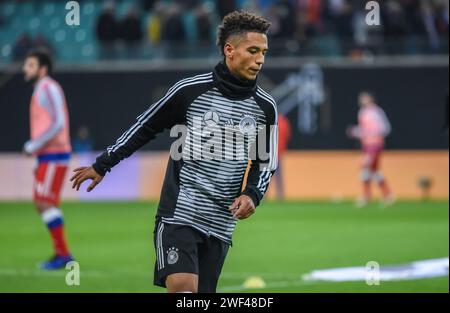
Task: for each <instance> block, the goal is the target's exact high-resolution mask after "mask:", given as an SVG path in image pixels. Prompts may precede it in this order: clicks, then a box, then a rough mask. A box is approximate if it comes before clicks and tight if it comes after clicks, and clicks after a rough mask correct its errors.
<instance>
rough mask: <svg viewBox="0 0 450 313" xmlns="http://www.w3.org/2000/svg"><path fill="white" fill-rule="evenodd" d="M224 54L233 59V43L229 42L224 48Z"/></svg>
mask: <svg viewBox="0 0 450 313" xmlns="http://www.w3.org/2000/svg"><path fill="white" fill-rule="evenodd" d="M223 54H224V55H225V57H226V58H229V59H233V54H234V47H233V45H232V44H231V43H229V42H227V43H226V44H225V46H224V47H223Z"/></svg>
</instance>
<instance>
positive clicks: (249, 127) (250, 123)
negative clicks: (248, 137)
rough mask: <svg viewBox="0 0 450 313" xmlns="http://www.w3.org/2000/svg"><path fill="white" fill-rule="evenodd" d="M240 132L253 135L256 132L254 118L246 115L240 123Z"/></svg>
mask: <svg viewBox="0 0 450 313" xmlns="http://www.w3.org/2000/svg"><path fill="white" fill-rule="evenodd" d="M239 130H240V131H241V133H243V134H251V133H253V132H255V131H256V120H255V118H254V117H253V116H250V115H244V117H242V119H241V121H240V122H239Z"/></svg>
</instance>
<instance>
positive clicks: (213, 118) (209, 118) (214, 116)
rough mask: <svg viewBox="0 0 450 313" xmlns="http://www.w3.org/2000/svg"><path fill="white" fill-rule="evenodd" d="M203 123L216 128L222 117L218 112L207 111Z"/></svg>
mask: <svg viewBox="0 0 450 313" xmlns="http://www.w3.org/2000/svg"><path fill="white" fill-rule="evenodd" d="M203 121H204V122H205V124H206V126H215V125H218V124H219V122H220V116H219V114H218V113H217V112H216V111H207V112H206V113H205V114H203Z"/></svg>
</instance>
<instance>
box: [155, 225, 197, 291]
mask: <svg viewBox="0 0 450 313" xmlns="http://www.w3.org/2000/svg"><path fill="white" fill-rule="evenodd" d="M196 232H197V231H196V230H195V229H193V228H191V227H189V226H182V225H175V224H168V223H163V222H162V221H161V220H160V219H157V221H156V225H155V231H154V245H155V252H156V262H155V273H154V284H155V285H157V286H161V287H168V285H167V284H166V280H167V278H168V277H169V275H172V274H179V273H187V274H191V275H198V251H197V242H198V240H199V235H198V234H197V233H196ZM173 277H175V278H177V277H178V278H180V277H182V278H185V277H184V276H172V279H171V280H170V282H173ZM188 277H192V276H189V275H188ZM195 284H197V280H195ZM195 289H197V288H195ZM187 291H189V290H187Z"/></svg>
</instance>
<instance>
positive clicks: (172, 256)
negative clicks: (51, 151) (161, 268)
mask: <svg viewBox="0 0 450 313" xmlns="http://www.w3.org/2000/svg"><path fill="white" fill-rule="evenodd" d="M177 261H178V248H175V247H172V248H169V250H167V263H169V264H175V263H177Z"/></svg>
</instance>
